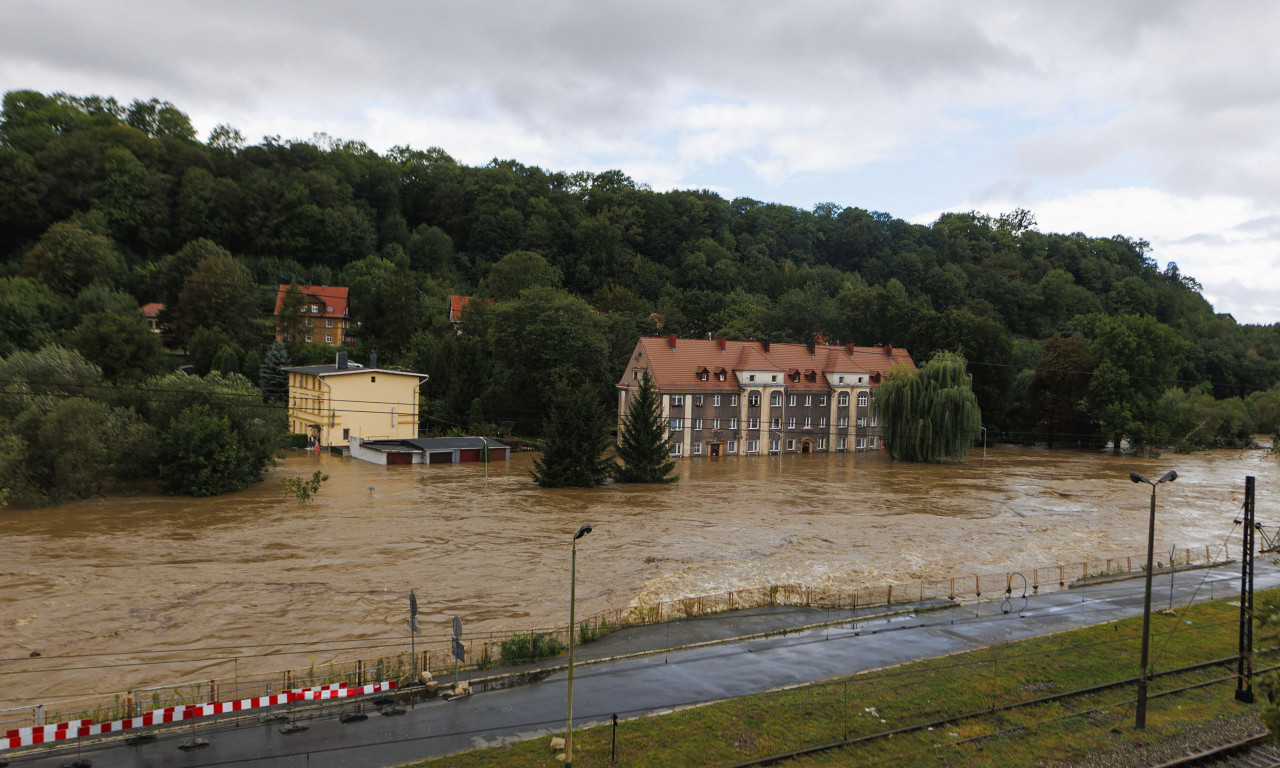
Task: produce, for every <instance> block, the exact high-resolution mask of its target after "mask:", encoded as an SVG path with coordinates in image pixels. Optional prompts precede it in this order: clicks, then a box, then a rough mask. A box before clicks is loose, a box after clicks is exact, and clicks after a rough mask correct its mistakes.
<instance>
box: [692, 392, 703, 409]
mask: <svg viewBox="0 0 1280 768" xmlns="http://www.w3.org/2000/svg"><path fill="white" fill-rule="evenodd" d="M693 407H694V408H701V407H702V395H694V396H693Z"/></svg>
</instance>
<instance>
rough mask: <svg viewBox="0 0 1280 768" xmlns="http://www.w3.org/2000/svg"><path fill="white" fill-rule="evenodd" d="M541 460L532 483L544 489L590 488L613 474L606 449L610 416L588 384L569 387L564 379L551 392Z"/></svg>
mask: <svg viewBox="0 0 1280 768" xmlns="http://www.w3.org/2000/svg"><path fill="white" fill-rule="evenodd" d="M549 405H550V411H549V414H548V421H547V424H546V427H545V429H544V435H545V437H546V440H547V444H546V448H545V449H543V452H542V457H541V458H540V459H534V461H533V479H534V480H535V481H537V483H538V485H541V486H542V487H543V488H563V487H576V488H592V487H595V486H597V485H602V484H603V483H604V482H605V481H606V480H608V479H609V476H610V475H612V474H613V472H614V463H613V460H612V459H609V458H603V455H604V452H605V449H607V448H608V447H609V427H610V425H611V423H612V421H613V417H612V413H611V412H610V411H609V409H608V408H606V407H605V405H604V403H603V402H601V400H600V398H599V396H598V393H597V391H596V389H595V387H594V385H592V384H591V383H590V382H584V383H583V384H581V385H579V386H576V387H572V386H569V384H568V383H566V382H565V381H564V380H563V379H562V380H561V381H559V382H558V383H556V384H555V385H553V387H552V389H551V402H550V403H549Z"/></svg>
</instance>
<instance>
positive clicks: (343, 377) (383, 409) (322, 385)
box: [285, 352, 427, 448]
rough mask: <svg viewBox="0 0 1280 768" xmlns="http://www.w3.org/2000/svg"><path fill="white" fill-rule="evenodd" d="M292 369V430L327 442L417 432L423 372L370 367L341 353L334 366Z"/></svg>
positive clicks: (406, 435)
mask: <svg viewBox="0 0 1280 768" xmlns="http://www.w3.org/2000/svg"><path fill="white" fill-rule="evenodd" d="M285 370H286V371H287V372H288V374H289V431H290V432H295V433H298V434H305V435H307V436H308V437H310V438H311V441H312V442H313V443H314V444H316V445H320V446H323V447H326V448H327V447H332V446H335V445H336V446H344V447H345V446H346V445H348V442H349V439H350V438H351V437H359V438H363V439H365V440H394V439H404V438H415V437H417V436H418V388H419V387H421V386H422V384H423V383H424V382H426V380H427V375H426V374H425V373H410V372H406V371H388V370H385V369H382V368H378V367H377V358H376V357H373V358H372V359H371V360H370V366H369V367H368V368H364V367H361V366H359V365H356V364H355V363H350V362H348V361H347V354H346V353H345V352H339V353H338V356H337V361H336V362H335V363H334V364H333V365H305V366H299V367H295V368H286V369H285Z"/></svg>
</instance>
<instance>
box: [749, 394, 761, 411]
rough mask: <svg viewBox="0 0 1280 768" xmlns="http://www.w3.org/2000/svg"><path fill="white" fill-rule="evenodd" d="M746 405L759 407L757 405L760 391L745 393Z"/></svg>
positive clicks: (758, 404)
mask: <svg viewBox="0 0 1280 768" xmlns="http://www.w3.org/2000/svg"><path fill="white" fill-rule="evenodd" d="M747 405H749V406H751V407H752V408H759V407H760V393H759V392H752V393H751V394H749V395H747Z"/></svg>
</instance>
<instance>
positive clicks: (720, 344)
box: [716, 336, 725, 352]
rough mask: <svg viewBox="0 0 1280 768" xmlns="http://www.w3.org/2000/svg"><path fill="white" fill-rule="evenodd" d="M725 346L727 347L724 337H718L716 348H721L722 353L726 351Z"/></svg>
mask: <svg viewBox="0 0 1280 768" xmlns="http://www.w3.org/2000/svg"><path fill="white" fill-rule="evenodd" d="M724 345H725V341H724V337H723V336H718V337H716V346H717V347H719V348H720V351H721V352H723V351H724Z"/></svg>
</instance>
